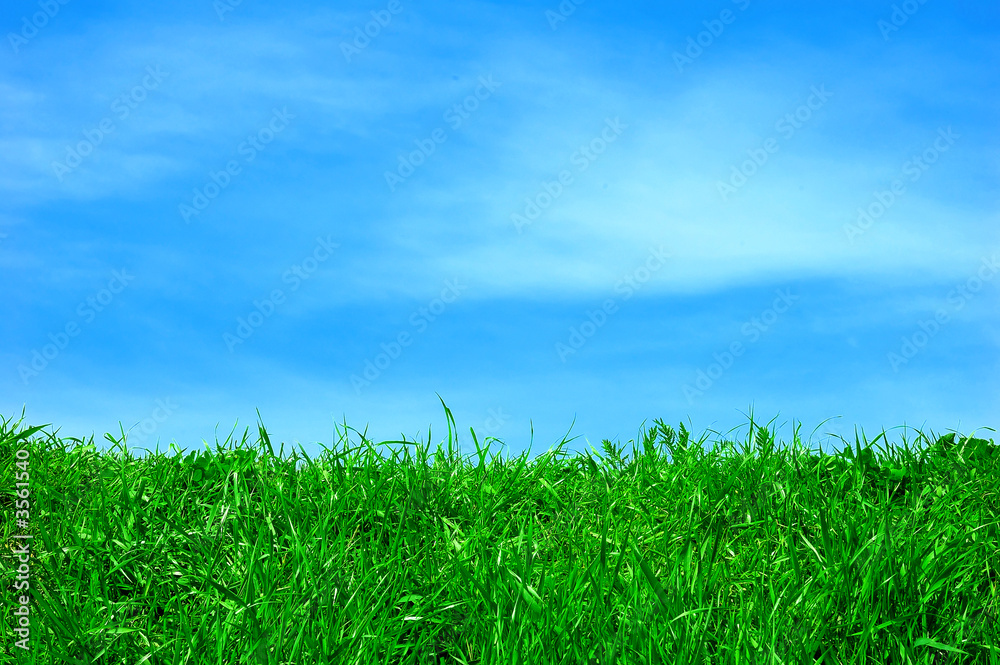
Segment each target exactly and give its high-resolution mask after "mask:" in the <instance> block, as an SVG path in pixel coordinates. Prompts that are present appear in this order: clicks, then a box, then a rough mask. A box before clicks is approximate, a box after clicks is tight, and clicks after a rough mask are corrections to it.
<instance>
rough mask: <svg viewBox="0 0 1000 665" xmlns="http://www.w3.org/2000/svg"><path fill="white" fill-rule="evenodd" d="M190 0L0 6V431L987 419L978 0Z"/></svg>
mask: <svg viewBox="0 0 1000 665" xmlns="http://www.w3.org/2000/svg"><path fill="white" fill-rule="evenodd" d="M223 3H224V0H219V1H218V2H216V3H215V4H213V3H212V2H210V1H208V0H202V1H199V2H178V3H171V4H170V5H169V6H165V7H164V6H159V5H157V4H155V3H153V4H149V3H142V4H139V3H130V4H126V3H93V4H88V3H83V2H75V1H72V0H70V1H68V2H66V3H65V4H60V3H59V2H58V0H52V1H51V2H48V3H47V2H45V1H44V0H43V2H41V3H39V2H10V3H7V5H5V10H4V12H3V16H2V18H3V28H4V33H5V34H6V38H5V40H4V44H3V46H2V48H0V51H2V52H3V55H2V57H0V114H2V115H0V122H2V128H0V142H2V147H3V149H2V150H0V187H2V192H3V195H2V200H0V275H2V279H3V283H4V284H5V286H6V289H5V294H6V308H7V311H8V312H9V314H8V315H7V316H4V317H2V318H0V341H2V343H0V371H2V372H3V376H4V378H3V380H2V381H0V413H3V414H4V415H5V416H6V417H10V416H12V415H13V416H16V417H19V416H20V414H21V410H22V408H24V409H26V414H25V420H26V421H27V422H30V423H32V424H41V423H52V424H53V425H54V426H57V427H59V428H61V430H60V431H61V434H62V435H64V436H78V437H88V436H90V435H91V434H95V435H96V437H95V438H96V439H97V440H100V439H102V437H103V433H104V432H115V433H117V432H119V429H120V425H119V423H120V424H121V426H122V427H124V428H125V429H126V430H129V428H132V429H131V433H130V435H129V439H128V444H129V446H130V448H150V449H152V448H154V447H155V446H156V444H157V441H159V442H160V450H165V449H166V448H167V444H168V443H169V442H171V441H176V442H177V443H178V445H180V446H181V447H182V448H185V449H189V450H190V449H200V448H203V445H202V443H201V442H202V441H203V440H208V441H209V442H210V443H214V441H215V437H216V435H218V438H219V439H220V440H222V439H224V438H225V436H226V434H228V433H229V432H230V431H231V430H232V429H233V426H234V425H236V424H237V423H239V424H238V430H239V431H242V430H243V428H244V427H246V426H250V427H251V428H254V427H255V424H256V419H257V414H256V409H259V410H260V413H261V415H262V416H263V420H264V424H265V426H266V427H267V428H268V430H269V431H270V432H271V436H272V439H273V440H274V441H275V443H276V444H277V442H280V441H285V442H286V443H288V444H298V443H301V444H303V445H304V446H305V449H306V451H307V452H308V453H310V454H314V453H316V452H317V451H318V450H319V446H318V445H317V444H316V442H322V443H324V444H325V445H327V446H329V445H330V444H331V443H332V442H333V439H334V434H333V433H334V422H337V423H342V422H344V421H346V422H347V424H348V425H350V426H351V427H354V428H357V429H359V430H361V431H364V430H365V429H366V428H367V432H368V436H369V437H370V438H371V439H372V440H374V441H383V440H392V439H398V438H399V437H400V435H404V436H406V437H407V438H408V439H413V438H415V437H420V438H422V439H424V440H426V435H427V429H428V427H431V428H432V434H433V436H432V443H434V444H435V445H436V443H437V442H438V441H440V440H441V438H442V435H444V434H445V433H446V425H445V419H444V413H443V409H442V408H441V405H440V402H439V401H438V397H437V394H436V393H439V394H440V395H441V397H442V398H443V399H444V401H445V402H446V403H447V404H448V406H449V407H450V408H451V409H452V410H453V412H454V414H455V417H456V419H457V422H458V426H459V428H460V430H461V431H462V432H464V433H465V434H463V435H461V441H462V443H463V450H464V451H466V452H469V451H472V450H473V448H472V442H471V439H470V437H469V436H468V434H467V432H468V428H469V427H473V428H475V430H476V432H477V434H478V435H479V436H480V439H482V437H485V436H494V437H497V438H498V439H500V440H502V441H503V442H504V443H505V444H506V445H507V446H509V451H510V452H512V453H514V454H517V453H520V452H521V451H522V450H525V449H527V448H528V445H529V442H531V450H532V453H537V452H541V451H544V450H545V449H546V448H548V447H549V446H550V445H553V444H555V443H557V442H558V441H559V440H561V439H562V437H563V436H564V435H565V434H566V433H567V431H569V430H570V426H571V424H572V425H573V427H572V431H571V433H570V435H571V436H579V437H580V438H578V439H577V440H576V441H574V442H573V444H572V445H571V446H570V449H571V450H579V449H581V448H583V447H585V446H586V445H587V443H588V442H589V443H590V444H593V445H594V446H595V447H598V448H599V447H600V442H601V440H602V439H605V438H607V439H611V440H613V441H621V442H627V441H628V440H629V439H632V438H634V437H635V436H636V433H637V431H638V430H639V427H640V425H641V424H642V423H643V421H646V422H647V423H649V422H651V421H652V420H653V419H656V418H662V419H664V420H665V421H666V422H667V423H669V424H672V425H673V426H674V427H676V426H677V424H678V423H679V422H681V421H683V422H684V423H685V424H686V426H687V427H688V428H689V429H691V430H692V431H694V432H696V433H701V432H704V431H706V430H708V429H711V430H715V431H717V432H726V431H728V430H730V429H732V428H735V427H738V426H740V425H744V428H743V429H742V430H740V433H739V434H738V435H739V436H742V435H743V433H745V431H746V430H745V425H746V423H747V420H748V418H747V416H748V413H749V412H750V410H751V409H752V410H753V412H754V418H755V420H758V421H761V422H765V423H766V422H768V421H772V420H773V421H774V422H773V425H774V426H775V427H777V428H778V430H779V434H780V435H782V436H786V437H787V436H788V435H790V433H791V429H792V426H793V422H801V423H802V434H803V436H804V437H805V438H808V437H809V436H810V433H811V432H812V431H813V430H814V429H815V428H817V427H819V429H817V430H816V433H815V435H812V444H813V445H814V446H818V445H822V446H824V447H828V445H829V444H828V442H829V441H830V440H831V439H830V435H836V434H840V435H843V436H847V437H849V438H851V439H853V433H854V431H855V427H858V428H864V430H865V432H866V433H867V434H868V435H869V438H874V436H875V434H876V433H877V432H879V431H881V429H882V428H885V429H886V430H888V431H889V436H890V439H891V440H896V441H898V440H899V438H900V434H899V430H898V429H895V430H892V429H890V428H894V427H895V428H898V427H900V426H902V425H907V426H911V427H921V428H923V429H925V430H930V429H933V430H934V431H935V432H938V433H942V432H946V431H950V430H959V431H961V432H963V433H966V434H968V433H970V432H972V431H973V430H978V431H980V432H981V433H986V434H988V435H991V433H989V432H986V431H985V430H983V429H982V428H986V427H996V426H997V424H998V418H997V417H998V415H1000V371H998V370H1000V354H998V349H1000V315H998V305H1000V301H998V297H997V293H998V292H997V282H998V281H1000V279H998V275H997V273H998V272H1000V263H998V259H1000V231H998V229H1000V227H998V221H1000V214H998V207H997V203H998V188H997V182H998V176H1000V169H998V157H997V156H998V155H1000V150H998V148H1000V141H998V133H997V125H996V118H997V117H998V111H1000V108H998V106H1000V104H998V102H1000V94H998V90H1000V87H998V82H1000V81H998V78H1000V76H998V72H1000V68H998V67H997V62H998V57H997V56H998V55H1000V42H998V40H997V36H998V27H1000V21H998V18H1000V17H998V11H997V9H996V8H992V7H991V8H985V7H984V6H981V5H980V6H968V5H964V6H955V5H953V4H950V3H943V2H937V1H935V0H928V1H927V2H924V3H921V2H918V1H917V0H911V1H910V2H908V3H897V4H893V3H889V2H886V3H882V2H865V3H851V4H850V5H849V6H847V5H837V4H833V5H831V4H829V3H827V4H819V5H803V4H802V3H791V2H786V3H780V2H779V3H769V4H767V5H765V4H764V3H758V2H754V1H752V0H749V1H748V0H739V1H738V2H730V1H728V0H727V1H721V0H720V1H719V2H711V3H688V4H686V5H685V6H684V7H683V8H680V9H676V8H671V7H665V6H661V5H659V4H652V3H649V4H646V3H636V4H632V5H624V6H623V5H619V4H615V5H607V4H600V3H596V2H593V1H592V0H591V2H582V3H580V4H575V3H574V2H572V0H569V1H567V2H564V3H562V4H561V5H560V4H559V3H558V2H555V0H553V1H552V2H547V3H537V2H517V3H506V4H490V3H483V2H464V3H455V4H444V3H430V5H429V6H427V5H425V6H418V5H413V4H410V3H408V2H406V1H405V0H398V1H394V2H391V3H390V2H366V3H362V2H349V3H338V4H337V6H336V8H331V7H330V6H324V5H321V4H311V3H296V2H290V3H282V4H280V5H278V4H273V3H260V2H254V1H253V0H243V1H242V2H240V3H239V4H232V3H226V4H223ZM366 31H367V34H366ZM829 419H833V420H829ZM574 420H575V423H574ZM824 421H828V422H825V423H824ZM821 423H822V426H821ZM133 426H134V427H133ZM532 427H533V439H532V438H531V436H532V435H531V431H532V429H531V428H532ZM733 435H734V436H735V435H737V434H736V433H734V434H733ZM911 436H912V435H910V436H908V438H911ZM987 438H989V436H988V437H987ZM494 449H495V450H496V449H497V448H494ZM286 450H287V446H286Z"/></svg>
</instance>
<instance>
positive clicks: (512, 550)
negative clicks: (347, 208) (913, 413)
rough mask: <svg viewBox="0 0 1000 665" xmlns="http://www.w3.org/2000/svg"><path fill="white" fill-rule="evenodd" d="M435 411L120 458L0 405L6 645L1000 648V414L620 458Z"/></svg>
mask: <svg viewBox="0 0 1000 665" xmlns="http://www.w3.org/2000/svg"><path fill="white" fill-rule="evenodd" d="M445 414H446V417H447V420H448V438H447V441H446V442H443V443H442V444H439V445H438V447H437V451H436V453H435V454H433V455H429V453H430V432H428V441H427V443H426V444H421V443H419V442H407V441H399V442H386V445H387V446H388V448H389V449H390V450H391V451H392V453H391V454H387V455H382V454H380V453H379V449H378V447H377V446H376V445H375V444H373V443H372V442H371V441H368V440H367V439H366V438H365V436H364V434H361V433H359V432H357V431H356V430H353V429H351V428H348V427H347V426H346V424H345V427H344V430H343V432H341V431H339V429H338V437H339V438H340V441H339V443H338V446H337V447H336V448H335V449H333V450H327V449H324V452H323V453H322V454H321V455H320V456H319V457H318V458H316V459H310V458H309V457H307V456H306V455H305V454H304V452H293V453H292V454H291V455H289V456H287V457H286V456H283V454H282V453H283V450H282V451H280V452H279V453H278V454H277V455H276V454H275V453H274V450H273V447H272V445H271V442H270V440H269V438H268V435H267V432H266V431H265V429H264V427H263V425H262V424H261V425H259V427H258V440H257V442H256V446H254V445H251V442H250V439H251V437H250V433H249V431H247V432H246V433H244V435H243V438H242V441H240V442H238V443H236V442H235V441H234V442H232V445H230V440H229V439H228V438H227V440H226V442H225V443H224V444H222V445H219V444H217V445H216V449H215V450H214V451H204V452H202V453H200V454H199V453H190V454H188V455H187V456H186V457H182V456H181V455H180V454H179V451H178V454H175V455H173V456H169V457H168V456H166V455H163V454H160V453H157V454H152V453H151V454H150V455H149V456H146V457H142V458H135V457H132V456H131V455H130V454H129V452H128V451H127V450H126V448H125V446H124V445H123V444H122V441H121V440H116V439H115V438H114V437H112V436H110V435H107V438H108V439H109V440H110V441H111V442H112V443H114V444H115V445H114V446H112V447H111V448H109V450H107V451H104V452H101V451H98V450H96V448H95V446H94V445H93V439H92V438H91V439H90V441H89V442H86V441H83V440H81V439H59V438H57V436H56V434H57V433H46V432H44V431H42V430H41V429H36V428H24V427H22V425H21V422H20V421H18V422H16V423H14V422H12V420H13V419H11V420H6V421H4V422H3V425H2V427H0V480H2V482H0V490H2V494H0V507H2V509H3V512H4V514H5V515H7V516H9V518H8V519H6V520H5V521H4V530H3V540H4V543H5V544H6V548H11V547H14V545H13V543H14V539H13V538H12V537H11V536H12V535H14V534H17V533H30V534H32V535H33V536H34V540H33V541H32V543H33V544H32V552H31V555H30V562H29V565H30V583H31V594H32V602H31V605H30V609H31V615H30V621H31V630H32V632H31V638H30V645H31V651H30V652H29V653H28V654H27V655H25V653H24V652H23V651H22V650H21V649H18V648H15V646H14V640H15V639H16V638H15V636H14V633H13V629H14V627H15V620H14V616H13V614H12V611H11V608H12V606H13V605H14V603H15V600H14V598H15V597H16V596H17V593H14V592H13V591H12V589H13V584H14V581H15V580H14V576H15V572H14V568H15V567H16V565H18V564H17V562H16V560H15V559H13V558H12V557H8V556H5V557H3V558H2V561H3V567H2V574H3V586H4V589H5V593H4V596H3V598H4V604H5V607H4V619H3V623H4V625H3V650H2V654H0V660H2V662H5V663H6V662H34V663H53V664H58V665H66V664H70V663H88V664H90V663H125V664H127V665H136V664H139V663H150V664H152V663H276V664H277V663H296V664H301V663H338V664H339V663H344V664H353V663H358V664H359V665H369V664H373V663H400V664H403V663H415V664H416V663H469V664H471V663H479V664H486V663H524V664H526V665H528V664H531V665H534V664H539V663H587V664H591V663H593V664H598V663H600V664H602V665H603V664H608V663H668V664H675V663H677V664H680V663H748V664H756V663H813V662H823V663H934V664H939V663H956V664H957V663H1000V623H998V614H1000V613H998V591H1000V590H998V568H1000V537H998V526H1000V496H998V488H1000V448H998V447H997V446H995V445H994V444H993V441H992V439H991V440H989V441H986V440H984V439H978V438H971V437H962V436H959V437H956V436H955V435H954V434H951V435H948V436H945V437H934V436H929V437H928V436H924V435H923V434H920V435H919V437H918V439H917V440H916V441H914V442H913V445H912V446H911V445H909V444H907V443H906V441H905V439H904V440H903V445H902V446H893V445H890V444H889V443H888V441H887V439H886V436H885V433H884V432H883V433H882V434H881V435H880V436H879V437H878V438H876V439H875V440H874V441H872V442H868V441H866V440H863V437H862V440H858V439H856V440H855V441H854V442H853V443H848V442H845V444H846V445H845V446H844V450H843V451H839V452H837V453H836V454H833V455H827V454H823V453H816V452H812V451H809V450H807V449H806V447H805V446H804V445H803V443H802V441H801V440H800V438H799V436H798V429H797V428H796V431H795V434H794V437H793V441H792V443H791V445H788V446H784V445H779V444H777V443H776V442H775V437H774V432H773V431H769V430H768V429H766V428H765V427H762V426H759V425H757V424H756V423H754V422H753V418H752V416H751V419H750V420H751V422H750V428H749V431H748V434H747V438H746V441H744V442H742V443H737V442H733V441H727V440H720V441H717V442H715V443H714V444H713V445H712V446H711V448H709V447H708V445H707V436H706V437H704V438H702V439H701V440H699V441H695V440H693V439H692V438H691V437H690V435H689V433H688V432H687V430H686V429H685V428H684V426H683V425H681V426H680V428H679V430H676V431H675V430H674V429H672V428H671V427H669V426H667V425H665V424H664V423H663V422H662V421H660V420H657V421H655V424H654V425H653V426H652V427H649V428H648V429H643V430H641V431H640V433H639V436H638V437H637V439H636V441H634V442H629V443H630V444H631V451H630V452H631V455H626V454H625V453H626V446H619V445H615V444H613V443H611V442H609V441H606V440H605V441H604V442H603V443H602V448H603V451H602V452H598V451H596V450H594V449H593V448H591V449H590V451H589V452H587V453H585V454H579V455H576V456H573V457H570V456H569V455H568V454H567V453H566V452H565V446H566V445H567V444H568V443H569V441H567V440H563V441H562V442H561V443H560V444H559V445H558V446H557V447H556V448H555V449H551V450H549V451H548V452H547V453H544V454H542V455H540V456H538V457H536V458H534V459H529V458H528V456H527V454H524V455H521V456H520V457H517V458H511V459H507V460H504V459H502V457H501V456H500V455H495V456H494V455H492V454H491V453H490V452H489V447H490V444H492V443H496V441H495V440H489V439H488V440H487V441H484V442H482V443H480V442H479V441H478V439H477V438H476V437H475V434H474V433H472V432H471V430H470V433H471V437H470V439H471V444H472V445H473V446H474V447H475V449H476V452H475V453H473V454H471V455H468V456H466V457H465V458H462V457H461V455H460V453H459V450H458V447H457V432H458V430H457V427H456V426H455V422H454V419H453V417H452V415H451V412H450V411H449V410H448V409H447V407H445ZM22 419H23V414H22ZM990 431H992V430H990ZM351 432H353V433H354V434H357V435H358V437H359V440H358V441H355V442H352V441H351V440H350V437H349V434H350V433H351ZM880 440H881V441H882V445H879V441H880ZM463 441H465V437H464V436H463ZM466 445H467V446H468V444H466ZM468 447H469V449H470V450H471V446H468ZM19 449H26V450H27V451H28V452H29V458H28V471H29V472H30V495H29V499H28V500H29V502H30V520H29V524H28V525H27V527H26V529H22V530H19V529H18V528H17V525H16V524H15V523H14V520H13V514H14V502H15V500H19V499H17V498H16V497H15V486H14V482H15V473H20V472H21V471H22V470H23V469H20V468H18V467H17V461H18V460H17V459H16V457H15V451H17V450H19Z"/></svg>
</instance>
